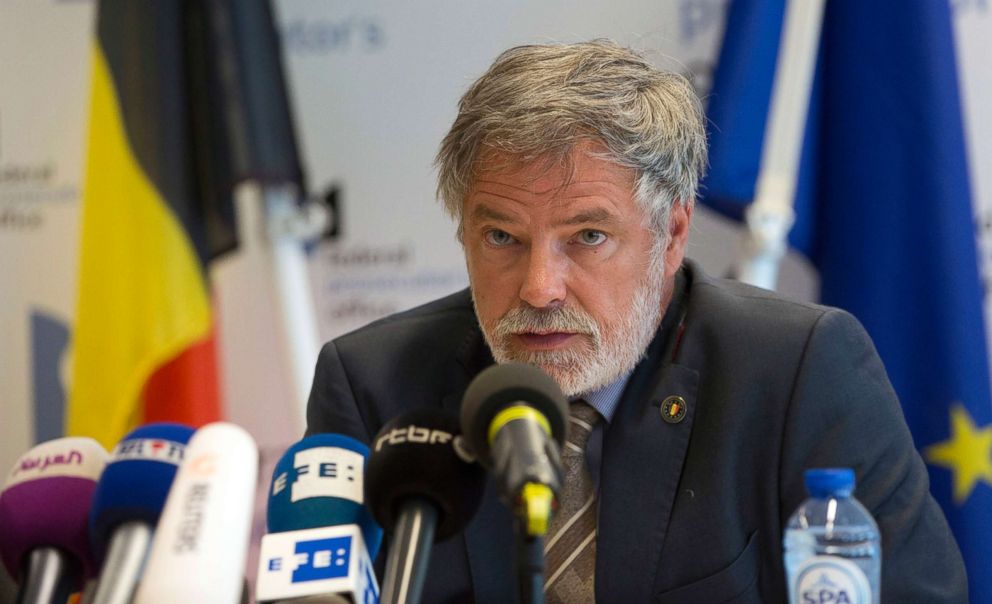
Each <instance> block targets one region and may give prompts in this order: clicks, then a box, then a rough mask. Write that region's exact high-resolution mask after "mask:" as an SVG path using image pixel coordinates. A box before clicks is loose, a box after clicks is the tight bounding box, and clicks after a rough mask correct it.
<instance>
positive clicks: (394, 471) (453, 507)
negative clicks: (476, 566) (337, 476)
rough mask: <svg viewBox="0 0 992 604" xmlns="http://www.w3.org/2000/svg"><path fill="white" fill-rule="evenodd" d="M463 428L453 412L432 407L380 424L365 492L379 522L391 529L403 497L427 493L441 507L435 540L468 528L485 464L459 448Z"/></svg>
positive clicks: (480, 490) (370, 461)
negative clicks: (460, 433)
mask: <svg viewBox="0 0 992 604" xmlns="http://www.w3.org/2000/svg"><path fill="white" fill-rule="evenodd" d="M459 432H460V430H459V423H458V418H457V417H456V416H455V415H454V414H453V413H448V412H446V411H443V410H441V409H433V408H423V409H417V410H414V411H411V412H409V413H405V414H403V415H401V416H399V417H396V418H394V419H393V420H391V421H389V422H387V423H386V424H385V425H384V426H383V427H382V430H380V431H379V434H377V435H376V437H375V440H374V441H373V447H374V448H373V451H372V457H371V459H369V470H368V473H367V474H366V477H365V492H366V494H367V497H366V498H367V499H368V502H369V507H371V508H372V513H373V514H375V517H376V520H378V521H379V523H380V524H382V525H383V526H384V527H386V528H387V529H390V530H392V528H393V527H394V526H395V524H396V522H397V520H398V519H399V514H400V511H401V507H402V505H403V501H404V500H406V499H407V498H408V497H424V498H426V499H428V500H430V501H432V502H434V504H435V505H436V506H437V508H438V512H439V514H438V522H437V528H436V530H435V540H436V541H443V540H444V539H446V538H448V537H450V536H452V535H454V534H455V533H458V532H459V531H461V530H462V529H463V528H465V525H467V524H468V522H469V521H470V520H471V519H472V516H474V515H475V512H476V510H478V508H479V504H480V502H481V501H482V492H483V490H484V488H485V470H483V469H482V467H481V466H479V465H478V464H476V463H474V462H473V461H470V460H471V458H470V457H469V455H468V454H467V453H466V452H464V451H462V450H460V449H459V445H460V444H461V441H460V440H459V439H458V435H459ZM467 460H469V461H467Z"/></svg>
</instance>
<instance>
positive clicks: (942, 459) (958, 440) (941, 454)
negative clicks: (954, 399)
mask: <svg viewBox="0 0 992 604" xmlns="http://www.w3.org/2000/svg"><path fill="white" fill-rule="evenodd" d="M923 454H924V455H925V456H926V458H927V461H929V462H930V463H931V464H933V465H938V466H944V467H945V468H948V469H949V470H951V472H952V473H953V475H954V503H956V504H958V505H962V504H963V503H964V502H965V501H966V500H967V499H968V497H969V496H970V495H971V492H972V491H973V490H974V489H975V485H976V484H978V481H979V480H984V481H985V484H987V485H989V486H992V425H989V426H985V427H984V428H979V427H978V426H976V425H975V422H974V420H972V419H971V415H969V414H968V410H967V409H965V408H964V406H963V405H961V404H960V403H955V404H954V405H952V406H951V438H950V439H949V440H945V441H943V442H940V443H937V444H934V445H930V446H929V447H927V448H926V449H924V451H923Z"/></svg>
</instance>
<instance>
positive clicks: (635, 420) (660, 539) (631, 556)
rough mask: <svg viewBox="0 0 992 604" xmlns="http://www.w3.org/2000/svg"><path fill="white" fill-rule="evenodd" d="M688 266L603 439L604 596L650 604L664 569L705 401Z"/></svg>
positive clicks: (600, 584)
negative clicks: (693, 339) (691, 333)
mask: <svg viewBox="0 0 992 604" xmlns="http://www.w3.org/2000/svg"><path fill="white" fill-rule="evenodd" d="M686 268H687V270H684V271H680V272H679V274H678V275H677V276H676V284H675V294H674V296H673V298H672V303H671V304H670V305H669V308H668V310H667V312H666V314H665V319H664V321H663V323H662V327H661V329H660V330H659V334H658V336H657V337H656V338H655V341H654V342H652V343H651V346H649V347H648V351H647V357H646V358H645V359H644V360H643V361H641V363H640V364H639V365H638V367H637V368H636V369H635V370H634V373H633V374H632V375H631V378H630V382H629V383H628V384H627V389H626V390H625V391H624V394H623V399H622V400H621V402H620V405H619V407H618V408H617V410H616V412H615V413H614V416H613V419H612V420H611V422H610V425H609V427H608V428H607V431H606V434H605V437H604V441H603V458H602V461H601V478H600V489H599V524H598V535H597V537H596V542H597V544H596V552H597V556H596V593H597V596H598V599H603V600H611V601H612V600H617V601H629V602H646V601H648V600H650V598H651V594H652V589H653V586H654V584H655V578H656V575H657V573H658V571H659V561H660V559H661V550H662V546H663V545H664V542H665V535H666V534H667V533H668V523H669V518H670V516H671V512H672V505H673V504H674V502H675V496H676V494H677V491H678V485H679V480H680V478H681V474H682V465H683V463H684V461H685V456H686V450H687V449H688V446H689V437H690V435H691V434H692V424H693V418H694V417H695V413H696V405H697V402H698V400H697V386H698V384H699V372H698V371H697V370H696V368H695V367H697V365H696V364H694V363H692V362H689V363H686V362H684V361H683V358H684V357H685V355H683V354H682V350H681V349H682V342H683V339H684V337H683V336H684V334H685V333H686V331H685V326H686V325H687V319H688V315H689V313H688V310H689V308H688V307H689V292H690V291H691V289H692V281H693V274H694V271H693V270H692V267H691V266H689V267H686ZM673 404H675V408H674V409H673V408H672V407H673ZM679 408H681V410H679ZM683 413H684V414H683Z"/></svg>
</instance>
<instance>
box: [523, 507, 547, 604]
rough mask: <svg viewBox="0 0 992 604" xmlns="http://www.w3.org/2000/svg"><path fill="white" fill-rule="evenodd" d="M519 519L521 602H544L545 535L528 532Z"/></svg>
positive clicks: (542, 603) (530, 603)
mask: <svg viewBox="0 0 992 604" xmlns="http://www.w3.org/2000/svg"><path fill="white" fill-rule="evenodd" d="M525 523H526V521H525V520H521V519H519V518H518V519H517V522H516V526H517V582H518V584H519V588H520V604H544V537H543V536H541V535H537V536H532V535H529V534H527V529H526V526H525Z"/></svg>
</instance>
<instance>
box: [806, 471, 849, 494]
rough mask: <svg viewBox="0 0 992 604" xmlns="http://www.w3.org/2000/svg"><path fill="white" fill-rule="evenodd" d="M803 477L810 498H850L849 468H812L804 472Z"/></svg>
mask: <svg viewBox="0 0 992 604" xmlns="http://www.w3.org/2000/svg"><path fill="white" fill-rule="evenodd" d="M805 476H806V490H807V491H809V494H810V496H811V497H821V498H822V497H850V496H851V493H852V492H853V491H854V470H852V469H851V468H812V469H810V470H806V475H805Z"/></svg>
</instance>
